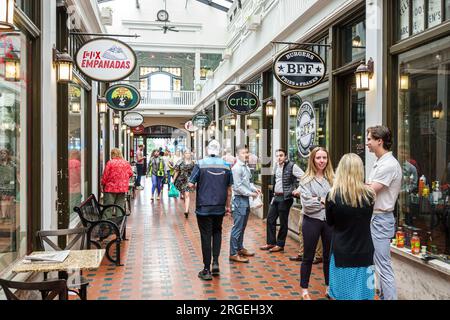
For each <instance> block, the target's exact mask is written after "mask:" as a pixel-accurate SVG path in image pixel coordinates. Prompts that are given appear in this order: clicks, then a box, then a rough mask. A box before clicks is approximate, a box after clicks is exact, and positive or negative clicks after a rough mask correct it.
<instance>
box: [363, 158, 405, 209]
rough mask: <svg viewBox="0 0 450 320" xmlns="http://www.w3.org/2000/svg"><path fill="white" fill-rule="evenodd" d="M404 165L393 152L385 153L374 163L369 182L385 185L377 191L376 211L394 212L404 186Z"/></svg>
mask: <svg viewBox="0 0 450 320" xmlns="http://www.w3.org/2000/svg"><path fill="white" fill-rule="evenodd" d="M402 177H403V173H402V167H401V166H400V163H398V161H397V159H395V158H394V156H393V155H392V152H388V153H385V154H384V155H383V156H382V157H381V158H379V159H378V160H377V161H376V162H375V164H374V165H373V168H372V172H370V175H369V183H373V182H378V183H381V184H382V185H383V186H384V187H383V188H382V189H381V190H380V191H379V192H378V193H377V198H376V200H375V206H374V209H373V212H374V213H383V212H393V211H394V208H395V202H396V201H397V198H398V194H399V193H400V188H401V186H402Z"/></svg>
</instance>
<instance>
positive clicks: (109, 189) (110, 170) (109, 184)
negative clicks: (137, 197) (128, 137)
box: [101, 149, 133, 215]
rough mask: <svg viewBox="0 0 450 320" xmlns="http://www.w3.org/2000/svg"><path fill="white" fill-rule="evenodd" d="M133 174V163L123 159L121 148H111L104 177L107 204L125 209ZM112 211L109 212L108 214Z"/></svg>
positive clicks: (102, 182)
mask: <svg viewBox="0 0 450 320" xmlns="http://www.w3.org/2000/svg"><path fill="white" fill-rule="evenodd" d="M132 176H133V170H132V169H131V165H130V164H129V163H128V161H126V160H125V159H123V156H122V152H121V151H120V150H119V149H112V150H111V160H109V161H108V162H107V163H106V167H105V171H104V172H103V177H102V181H101V184H102V187H103V192H104V203H105V204H107V205H108V204H116V205H119V206H121V207H122V208H124V209H125V194H126V193H127V191H128V188H129V182H130V178H131V177H132ZM111 214H112V213H111V212H109V213H108V215H111Z"/></svg>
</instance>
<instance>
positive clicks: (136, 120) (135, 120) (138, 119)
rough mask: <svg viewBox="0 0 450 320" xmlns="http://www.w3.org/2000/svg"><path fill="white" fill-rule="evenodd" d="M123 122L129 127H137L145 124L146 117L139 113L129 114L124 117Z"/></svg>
mask: <svg viewBox="0 0 450 320" xmlns="http://www.w3.org/2000/svg"><path fill="white" fill-rule="evenodd" d="M123 121H124V122H125V124H126V125H127V126H129V127H132V128H133V127H137V126H140V125H141V124H142V123H144V117H143V116H142V114H140V113H138V112H128V113H127V114H126V115H125V116H124V117H123Z"/></svg>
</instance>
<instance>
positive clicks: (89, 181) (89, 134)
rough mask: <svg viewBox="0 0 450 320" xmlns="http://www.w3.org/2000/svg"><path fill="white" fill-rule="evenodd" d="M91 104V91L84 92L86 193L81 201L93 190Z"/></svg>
mask: <svg viewBox="0 0 450 320" xmlns="http://www.w3.org/2000/svg"><path fill="white" fill-rule="evenodd" d="M91 103H92V91H87V92H86V98H85V108H84V110H83V112H84V128H85V144H86V155H85V161H86V162H85V166H84V169H85V170H84V177H85V179H86V181H87V191H86V190H84V192H82V194H83V199H86V198H87V197H88V196H89V195H90V194H91V193H92V191H93V190H94V189H93V186H92V174H91V173H92V167H93V164H92V154H93V151H94V150H92V144H93V143H92V139H93V138H94V136H93V130H92V125H91V124H92V108H94V106H92V105H91Z"/></svg>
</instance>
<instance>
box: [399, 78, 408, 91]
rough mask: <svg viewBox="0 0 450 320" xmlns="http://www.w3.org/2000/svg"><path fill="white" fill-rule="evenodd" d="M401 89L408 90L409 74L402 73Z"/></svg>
mask: <svg viewBox="0 0 450 320" xmlns="http://www.w3.org/2000/svg"><path fill="white" fill-rule="evenodd" d="M399 87H400V90H401V91H408V90H409V74H402V75H400V85H399Z"/></svg>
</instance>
